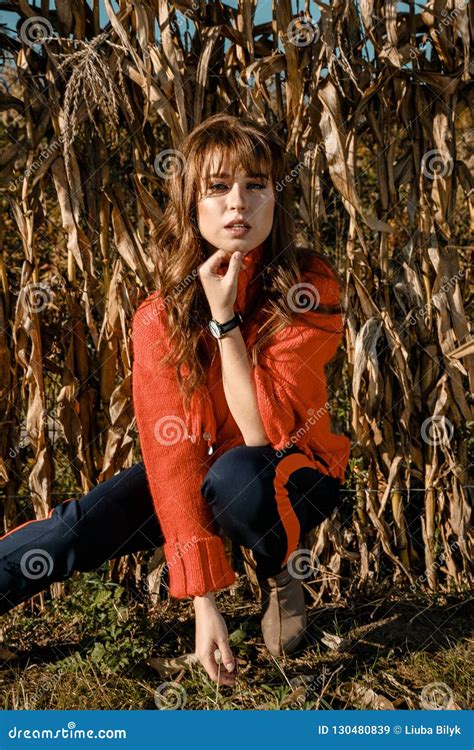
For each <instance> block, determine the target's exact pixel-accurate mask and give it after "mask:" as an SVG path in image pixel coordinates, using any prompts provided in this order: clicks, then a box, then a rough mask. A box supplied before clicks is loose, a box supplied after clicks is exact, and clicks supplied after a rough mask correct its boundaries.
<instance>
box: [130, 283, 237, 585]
mask: <svg viewBox="0 0 474 750" xmlns="http://www.w3.org/2000/svg"><path fill="white" fill-rule="evenodd" d="M161 308H162V305H160V299H159V298H155V299H154V300H153V301H152V302H151V303H150V302H146V303H145V304H144V305H142V306H141V308H139V309H138V311H137V312H136V314H135V317H134V320H133V334H132V335H133V354H134V362H133V369H132V384H133V403H134V410H135V416H136V419H137V426H138V432H139V436H140V445H141V450H142V455H143V460H144V464H145V470H146V475H147V479H148V483H149V486H150V491H151V495H152V498H153V503H154V507H155V511H156V514H157V517H158V520H159V522H160V525H161V529H162V532H163V535H164V538H165V545H164V553H165V557H166V560H167V564H168V569H169V575H170V593H171V595H172V596H174V597H177V598H182V597H186V596H202V595H203V594H205V593H206V592H208V591H216V590H218V589H221V588H225V587H226V586H229V585H230V584H232V583H233V582H234V581H235V573H234V572H233V570H232V568H231V567H230V566H229V563H228V561H227V558H226V555H225V552H224V546H223V542H222V539H221V538H220V537H219V536H218V535H217V534H216V529H215V526H214V521H213V518H212V514H211V511H210V509H209V507H208V505H207V503H206V501H205V499H204V498H203V496H202V494H201V486H202V482H203V480H204V477H205V475H206V473H207V471H208V466H207V465H206V458H207V444H206V442H205V440H203V439H197V440H196V441H195V442H194V443H193V442H191V440H190V438H189V436H188V430H187V427H186V421H185V412H184V407H183V403H182V396H181V393H180V391H179V387H178V384H177V381H176V372H175V369H174V368H173V367H171V366H163V365H161V364H160V360H161V358H162V357H163V355H164V353H165V352H166V351H169V348H168V347H169V344H168V334H167V328H166V323H165V320H164V313H163V311H162V309H161Z"/></svg>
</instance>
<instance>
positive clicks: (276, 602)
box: [259, 568, 306, 656]
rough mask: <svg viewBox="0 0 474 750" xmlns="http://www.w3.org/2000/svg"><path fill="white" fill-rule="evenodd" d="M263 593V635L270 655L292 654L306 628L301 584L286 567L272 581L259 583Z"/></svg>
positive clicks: (268, 579) (266, 580)
mask: <svg viewBox="0 0 474 750" xmlns="http://www.w3.org/2000/svg"><path fill="white" fill-rule="evenodd" d="M259 585H260V589H261V591H262V620H261V626H262V634H263V640H264V641H265V645H266V647H267V648H268V650H269V651H270V653H271V654H272V655H273V656H281V655H282V654H290V653H292V652H293V651H294V650H295V649H296V648H297V646H298V645H299V643H300V641H301V639H302V638H303V635H304V632H305V629H306V608H305V603H304V594H303V586H302V584H301V581H299V580H298V579H297V578H293V577H292V576H291V574H290V573H289V572H288V569H287V568H284V570H282V571H281V573H278V574H277V575H276V576H275V577H274V578H265V579H264V580H261V581H259Z"/></svg>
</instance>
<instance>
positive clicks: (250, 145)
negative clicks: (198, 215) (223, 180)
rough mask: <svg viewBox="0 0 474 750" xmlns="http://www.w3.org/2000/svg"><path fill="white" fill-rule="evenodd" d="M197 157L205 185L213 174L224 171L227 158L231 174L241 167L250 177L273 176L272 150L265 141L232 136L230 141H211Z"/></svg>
mask: <svg viewBox="0 0 474 750" xmlns="http://www.w3.org/2000/svg"><path fill="white" fill-rule="evenodd" d="M245 141H246V142H245ZM196 157H197V159H196V168H197V169H196V172H197V175H198V176H199V178H200V180H201V181H202V183H203V185H204V186H205V185H206V184H207V182H208V181H209V179H210V177H211V174H213V175H218V174H221V173H222V171H223V165H224V161H226V160H228V165H227V166H228V167H230V171H231V174H234V173H235V171H236V170H237V169H238V168H239V167H241V168H242V169H243V170H244V171H245V173H246V174H247V175H248V176H249V177H260V178H261V177H266V178H267V179H270V178H271V177H272V157H271V154H270V152H269V151H268V150H267V148H266V147H265V145H264V144H263V143H259V142H255V141H254V140H253V139H251V138H248V139H245V140H244V139H241V138H231V139H229V142H228V143H223V142H222V141H221V142H219V143H211V144H209V145H208V146H207V148H205V149H203V151H202V152H201V153H198V154H196ZM197 187H199V186H197Z"/></svg>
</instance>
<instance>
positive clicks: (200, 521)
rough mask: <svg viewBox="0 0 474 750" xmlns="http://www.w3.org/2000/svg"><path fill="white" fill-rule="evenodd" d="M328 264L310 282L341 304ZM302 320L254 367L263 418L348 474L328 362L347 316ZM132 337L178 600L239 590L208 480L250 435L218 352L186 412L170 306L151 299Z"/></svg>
mask: <svg viewBox="0 0 474 750" xmlns="http://www.w3.org/2000/svg"><path fill="white" fill-rule="evenodd" d="M262 252H263V251H262V247H259V248H256V249H255V250H253V251H252V252H251V253H250V254H249V255H247V256H246V257H245V258H244V264H245V270H244V271H241V273H240V275H239V280H238V293H237V300H236V304H235V310H236V311H239V312H241V313H243V314H245V310H246V309H248V308H249V306H250V304H251V303H252V301H253V299H254V296H255V295H257V294H258V293H259V291H260V274H259V273H258V271H259V269H260V267H261V260H262ZM320 264H321V261H320V260H318V259H317V258H315V259H314V261H312V267H311V269H310V271H308V272H307V273H306V274H305V276H304V279H303V281H304V282H305V283H306V284H308V283H309V284H311V285H313V286H314V287H316V289H317V292H318V294H319V298H320V305H321V306H322V305H326V304H335V303H336V304H337V303H338V302H339V285H338V283H337V280H336V279H333V278H331V277H328V276H327V275H326V273H325V271H324V268H322V267H321V265H320ZM224 272H225V270H224V269H221V273H224ZM301 289H303V287H301ZM296 291H297V292H298V290H296ZM309 291H310V293H312V294H314V292H313V291H312V290H311V288H309ZM295 318H296V320H295V321H294V322H293V323H292V324H291V325H290V326H287V327H286V328H285V329H284V330H282V331H281V332H280V333H278V334H277V335H276V336H275V337H273V339H272V340H271V341H270V342H269V343H268V344H267V346H266V347H265V349H264V350H263V351H262V353H261V355H260V359H259V363H258V365H257V366H252V378H253V381H254V383H255V388H256V393H257V401H258V407H259V411H260V415H261V418H262V422H263V424H264V427H265V431H266V434H267V436H268V438H269V441H270V443H271V445H272V446H273V447H274V448H275V449H277V450H280V449H283V448H285V447H289V446H290V445H294V444H295V445H297V446H298V448H300V449H301V450H303V451H304V452H305V453H306V455H307V456H308V457H309V458H310V459H311V461H312V463H313V465H314V467H315V468H317V469H319V470H320V471H322V472H323V473H326V474H330V475H331V476H334V477H338V478H339V479H340V480H343V478H344V472H345V469H346V466H347V462H348V459H349V451H350V441H349V439H348V438H347V437H345V436H343V435H336V434H334V433H332V432H331V430H330V423H329V414H328V410H327V408H328V405H327V395H326V378H325V375H324V365H325V364H326V363H327V362H329V361H330V360H331V359H332V358H333V356H334V354H335V352H336V349H337V346H338V344H339V341H340V339H341V334H342V321H341V315H340V314H337V315H326V314H324V315H323V314H322V313H320V312H308V313H298V314H297V315H296V316H295ZM256 328H257V326H256V324H255V322H254V321H253V320H248V321H245V319H244V323H243V325H242V327H241V331H242V335H243V337H244V340H245V342H246V345H247V349H249V348H250V346H251V345H252V344H253V343H254V342H255V339H256V333H257V331H256ZM321 329H326V330H321ZM132 335H133V352H134V362H133V373H132V382H133V402H134V409H135V415H136V418H137V425H138V431H139V436H140V443H141V449H142V454H143V460H144V463H145V469H146V474H147V478H148V482H149V486H150V491H151V494H152V497H153V502H154V506H155V510H156V513H157V516H158V519H159V521H160V525H161V528H162V531H163V535H164V537H165V546H164V552H165V557H166V560H167V563H168V568H169V574H170V593H171V595H172V596H174V597H178V598H181V597H186V596H202V595H203V594H205V593H206V592H208V591H216V590H218V589H220V588H224V587H226V586H229V585H230V584H231V583H233V582H234V580H235V573H234V572H233V571H232V568H231V567H230V565H229V563H228V560H227V558H226V555H225V552H224V547H223V543H222V539H221V537H220V536H219V535H218V533H217V529H216V527H215V524H214V522H213V519H212V515H211V513H210V510H209V508H208V506H207V504H206V502H205V500H204V498H203V497H202V495H201V485H202V482H203V480H204V477H205V475H206V473H207V471H208V470H209V468H210V467H211V465H212V464H213V462H214V461H215V460H216V459H217V458H218V457H219V456H220V455H222V453H224V452H225V451H228V450H229V449H230V448H233V447H235V446H237V445H244V440H243V437H242V435H241V433H240V430H239V428H238V426H237V424H236V422H235V420H234V418H233V417H232V414H231V413H230V411H229V409H228V406H227V402H226V398H225V394H224V390H223V385H222V378H221V364H220V355H219V353H218V352H217V353H216V356H215V357H214V359H213V361H212V365H211V367H210V369H209V372H208V377H207V383H206V387H205V388H201V389H200V390H199V391H197V392H195V393H194V395H193V398H192V401H191V406H190V409H189V411H185V410H184V408H183V402H182V398H181V395H180V392H179V389H178V385H177V382H176V373H175V369H174V368H172V367H163V366H162V365H161V364H160V359H161V357H162V356H163V353H164V352H165V351H169V334H168V331H167V323H166V312H165V310H164V302H163V300H161V298H160V297H159V296H158V295H156V294H155V295H150V297H149V298H148V299H147V300H145V301H144V302H143V303H142V304H141V305H140V307H139V308H138V310H137V312H136V314H135V316H134V320H133V334H132ZM210 336H211V334H209V337H210ZM213 447H214V448H215V450H214V451H213ZM315 453H316V454H317V455H318V456H319V457H320V458H321V459H323V461H322V462H321V461H319V460H318V459H317V458H315V457H314V454H315Z"/></svg>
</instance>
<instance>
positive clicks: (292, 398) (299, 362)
mask: <svg viewBox="0 0 474 750" xmlns="http://www.w3.org/2000/svg"><path fill="white" fill-rule="evenodd" d="M308 284H311V286H312V287H313V288H316V289H317V290H318V295H317V299H318V301H319V303H320V305H322V304H325V305H328V304H333V305H334V304H335V303H338V301H339V285H338V283H337V281H332V280H331V279H327V278H326V277H324V278H321V277H319V276H318V275H317V274H311V275H308V276H307V277H306V285H305V288H306V293H307V294H311V293H312V290H311V287H309V286H308ZM302 307H303V303H302ZM341 336H342V318H341V315H340V313H336V314H323V313H322V312H319V311H318V308H316V310H315V311H314V312H299V313H296V315H295V317H294V321H293V322H292V324H291V325H289V326H286V327H285V328H284V329H283V330H282V331H280V332H279V333H277V334H276V335H275V336H274V337H272V339H271V340H270V341H269V344H268V345H267V346H266V347H265V348H264V349H263V350H262V352H261V353H260V355H259V362H258V364H257V365H255V366H254V367H253V368H252V377H253V380H254V383H255V388H256V393H257V402H258V407H259V411H260V415H261V418H262V422H263V424H264V427H265V431H266V434H267V436H268V438H269V440H270V443H271V445H272V447H273V448H275V449H276V450H283V449H284V448H288V447H290V446H291V445H297V446H298V447H300V448H301V449H302V450H305V451H306V450H309V447H310V444H311V443H312V447H313V448H314V447H315V445H316V447H317V448H318V452H319V453H320V455H323V454H324V451H325V450H327V451H334V456H336V454H338V455H337V456H336V458H335V461H336V462H337V464H338V465H337V466H335V470H334V474H336V475H337V476H339V477H340V478H342V475H343V472H344V466H345V464H346V463H347V457H348V448H349V441H348V439H347V438H346V437H344V436H341V435H335V434H333V433H331V430H330V420H329V411H328V406H329V405H328V396H327V382H326V376H325V372H324V367H325V365H326V364H327V363H328V362H329V361H330V360H331V359H332V358H333V357H334V355H335V353H336V350H337V347H338V344H339V342H340V340H341ZM314 436H319V437H320V438H321V441H322V442H321V443H318V444H316V440H315V439H314Z"/></svg>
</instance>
